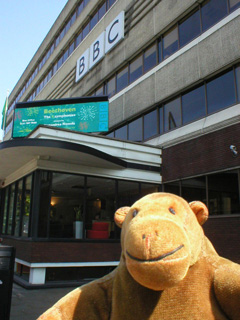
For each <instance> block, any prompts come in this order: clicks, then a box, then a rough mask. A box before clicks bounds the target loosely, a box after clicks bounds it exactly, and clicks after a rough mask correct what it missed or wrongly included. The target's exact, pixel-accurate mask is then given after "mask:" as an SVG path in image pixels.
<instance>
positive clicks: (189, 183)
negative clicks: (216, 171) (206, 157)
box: [181, 176, 207, 204]
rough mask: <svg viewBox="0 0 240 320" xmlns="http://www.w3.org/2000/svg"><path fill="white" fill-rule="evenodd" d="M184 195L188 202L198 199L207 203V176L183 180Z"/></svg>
mask: <svg viewBox="0 0 240 320" xmlns="http://www.w3.org/2000/svg"><path fill="white" fill-rule="evenodd" d="M181 186H182V197H183V198H184V199H185V200H187V201H188V202H191V201H195V200H196V199H197V200H199V201H202V202H204V203H205V204H207V194H206V177H205V176H204V177H195V178H192V179H187V180H182V181H181Z"/></svg>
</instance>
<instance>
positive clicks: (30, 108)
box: [12, 97, 108, 138]
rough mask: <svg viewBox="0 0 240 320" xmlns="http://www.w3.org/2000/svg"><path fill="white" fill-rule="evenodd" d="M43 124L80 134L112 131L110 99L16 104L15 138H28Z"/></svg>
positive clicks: (98, 98)
mask: <svg viewBox="0 0 240 320" xmlns="http://www.w3.org/2000/svg"><path fill="white" fill-rule="evenodd" d="M41 124H42V125H47V126H51V127H55V128H62V129H69V130H74V131H79V132H104V131H108V98H107V97H86V98H72V99H60V100H48V101H47V100H44V101H34V102H23V103H17V104H16V108H15V112H14V122H13V132H12V137H13V138H21V137H25V136H27V135H28V134H30V133H31V131H32V130H34V129H35V128H36V127H37V126H38V125H41Z"/></svg>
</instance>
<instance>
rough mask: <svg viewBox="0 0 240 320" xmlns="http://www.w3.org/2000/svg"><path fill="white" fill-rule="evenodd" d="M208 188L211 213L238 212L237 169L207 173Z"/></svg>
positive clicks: (239, 209)
mask: <svg viewBox="0 0 240 320" xmlns="http://www.w3.org/2000/svg"><path fill="white" fill-rule="evenodd" d="M208 190H209V205H208V208H209V212H210V214H211V215H219V214H233V213H239V211H240V208H239V190H238V173H237V171H228V172H223V173H217V174H212V175H209V176H208Z"/></svg>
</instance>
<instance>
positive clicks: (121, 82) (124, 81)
mask: <svg viewBox="0 0 240 320" xmlns="http://www.w3.org/2000/svg"><path fill="white" fill-rule="evenodd" d="M127 85H128V66H127V67H125V68H124V69H122V70H121V71H119V72H118V73H117V92H119V91H121V90H122V89H124V88H126V86H127Z"/></svg>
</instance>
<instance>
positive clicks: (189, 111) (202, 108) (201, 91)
mask: <svg viewBox="0 0 240 320" xmlns="http://www.w3.org/2000/svg"><path fill="white" fill-rule="evenodd" d="M205 115H206V103H205V86H204V85H203V86H201V87H199V88H196V89H194V90H192V91H190V92H188V93H186V94H184V95H182V117H183V124H186V123H188V122H191V121H194V120H197V119H199V118H201V117H203V116H205Z"/></svg>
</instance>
